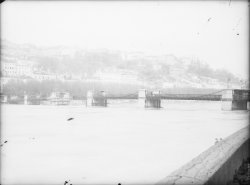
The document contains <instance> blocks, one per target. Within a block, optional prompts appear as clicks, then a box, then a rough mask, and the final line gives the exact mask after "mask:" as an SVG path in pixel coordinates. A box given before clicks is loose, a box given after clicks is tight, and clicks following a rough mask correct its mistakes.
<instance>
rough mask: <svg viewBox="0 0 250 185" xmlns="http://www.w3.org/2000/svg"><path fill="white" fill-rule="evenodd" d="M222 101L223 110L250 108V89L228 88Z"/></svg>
mask: <svg viewBox="0 0 250 185" xmlns="http://www.w3.org/2000/svg"><path fill="white" fill-rule="evenodd" d="M221 102H222V104H221V109H222V110H249V90H243V89H226V90H225V91H224V92H223V95H222V98H221Z"/></svg>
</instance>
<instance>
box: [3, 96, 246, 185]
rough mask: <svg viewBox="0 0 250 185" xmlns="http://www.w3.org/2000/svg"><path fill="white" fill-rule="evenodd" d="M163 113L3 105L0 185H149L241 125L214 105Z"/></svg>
mask: <svg viewBox="0 0 250 185" xmlns="http://www.w3.org/2000/svg"><path fill="white" fill-rule="evenodd" d="M162 107H163V108H161V109H159V110H155V109H144V108H143V107H138V104H137V101H136V100H110V101H108V107H107V108H101V107H93V108H87V107H85V106H45V105H41V106H32V105H2V110H1V111H2V117H1V121H2V129H1V130H2V133H1V134H2V141H5V140H7V141H8V143H5V145H3V146H2V150H1V154H2V169H3V170H2V183H3V184H4V183H10V184H12V183H17V182H18V183H22V182H23V183H34V184H35V183H37V182H39V183H45V184H46V183H47V184H48V183H58V184H63V182H64V181H65V180H68V179H71V182H72V183H73V184H74V183H75V184H77V183H79V184H84V183H114V184H118V183H122V184H125V183H155V182H157V181H158V180H160V179H162V178H163V177H165V176H167V175H168V174H169V173H171V172H172V171H173V170H175V169H177V168H179V167H180V166H181V165H183V164H185V163H186V162H188V161H190V160H191V159H192V158H194V157H195V156H197V155H198V154H200V153H201V152H202V151H204V150H206V149H207V148H208V147H210V146H212V145H213V144H214V142H215V138H225V137H227V136H229V135H230V134H232V133H233V132H235V131H237V130H239V129H241V128H243V127H245V126H246V125H248V116H249V112H248V111H221V104H220V102H209V101H180V100H177V101H174V100H163V102H162ZM69 118H74V119H72V120H70V121H68V119H69ZM1 144H2V143H1Z"/></svg>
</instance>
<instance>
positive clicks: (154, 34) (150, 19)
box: [1, 0, 249, 77]
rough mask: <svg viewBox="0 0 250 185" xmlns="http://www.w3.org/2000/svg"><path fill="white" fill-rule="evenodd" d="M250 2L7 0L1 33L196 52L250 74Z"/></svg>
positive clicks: (47, 41)
mask: <svg viewBox="0 0 250 185" xmlns="http://www.w3.org/2000/svg"><path fill="white" fill-rule="evenodd" d="M248 11H249V7H248V3H247V1H233V0H232V1H231V3H229V1H206V2H202V1H177V2H174V1H141V2H139V1H138V2H131V1H119V2H112V1H97V2H89V1H85V2H82V1H81V2H80V1H75V2H70V1H58V2H56V1H54V2H49V1H47V2H41V1H31V2H28V1H23V2H15V1H8V2H6V1H5V2H4V3H3V4H1V24H2V25H1V27H2V30H1V31H2V33H1V37H2V38H3V39H7V40H9V41H12V42H15V43H31V44H36V45H42V46H53V45H66V46H78V47H81V48H86V49H93V48H107V49H115V50H123V51H142V52H146V53H149V54H174V55H176V56H177V57H194V58H199V59H200V60H201V61H204V62H207V63H208V64H209V65H210V66H211V67H213V68H225V69H228V70H229V71H231V72H233V73H234V74H237V75H240V76H242V77H246V76H247V75H248V42H249V40H248V39H249V37H248V31H249V30H248V19H249V17H248Z"/></svg>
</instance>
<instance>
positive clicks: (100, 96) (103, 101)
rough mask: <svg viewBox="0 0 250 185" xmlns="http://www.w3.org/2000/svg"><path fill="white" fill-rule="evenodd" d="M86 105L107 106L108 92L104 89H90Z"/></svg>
mask: <svg viewBox="0 0 250 185" xmlns="http://www.w3.org/2000/svg"><path fill="white" fill-rule="evenodd" d="M86 106H87V107H92V106H101V107H107V97H106V93H105V92H104V91H100V92H92V91H88V92H87V101H86Z"/></svg>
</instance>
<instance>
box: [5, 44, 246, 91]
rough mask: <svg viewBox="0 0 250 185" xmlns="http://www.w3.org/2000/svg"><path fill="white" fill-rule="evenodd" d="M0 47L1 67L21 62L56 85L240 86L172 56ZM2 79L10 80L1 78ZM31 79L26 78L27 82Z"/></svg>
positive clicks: (227, 77) (198, 63)
mask: <svg viewBox="0 0 250 185" xmlns="http://www.w3.org/2000/svg"><path fill="white" fill-rule="evenodd" d="M1 44H2V45H1V61H2V63H8V62H13V63H18V62H20V61H21V63H24V64H27V65H28V66H30V68H31V74H34V73H36V74H46V75H47V76H55V78H53V79H57V80H59V81H65V80H66V81H67V80H68V81H78V82H95V83H105V84H107V83H109V84H112V83H113V84H129V85H136V86H144V87H148V88H160V89H166V88H201V89H223V88H227V87H228V86H230V87H234V88H240V87H241V86H242V84H243V80H242V79H239V78H238V77H236V76H234V75H233V74H232V73H230V72H228V71H226V70H220V69H216V70H215V69H212V68H211V67H210V66H209V65H208V64H206V63H204V62H201V61H199V60H192V59H189V58H180V57H176V56H174V55H161V56H152V55H147V54H145V53H142V52H130V53H129V52H121V51H109V50H82V49H79V48H69V47H64V46H57V47H49V48H45V47H37V46H33V45H28V44H26V45H18V44H14V43H11V42H8V41H5V40H2V42H1ZM24 76H26V77H24ZM27 76H28V75H23V76H22V78H27ZM59 76H60V78H59ZM2 77H10V76H8V75H6V74H5V75H3V74H2ZM35 77H37V76H34V75H33V76H32V75H30V76H28V79H34V78H35ZM11 78H14V77H11ZM17 78H19V79H20V77H18V76H17ZM51 79H52V78H51ZM35 80H36V79H35Z"/></svg>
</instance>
